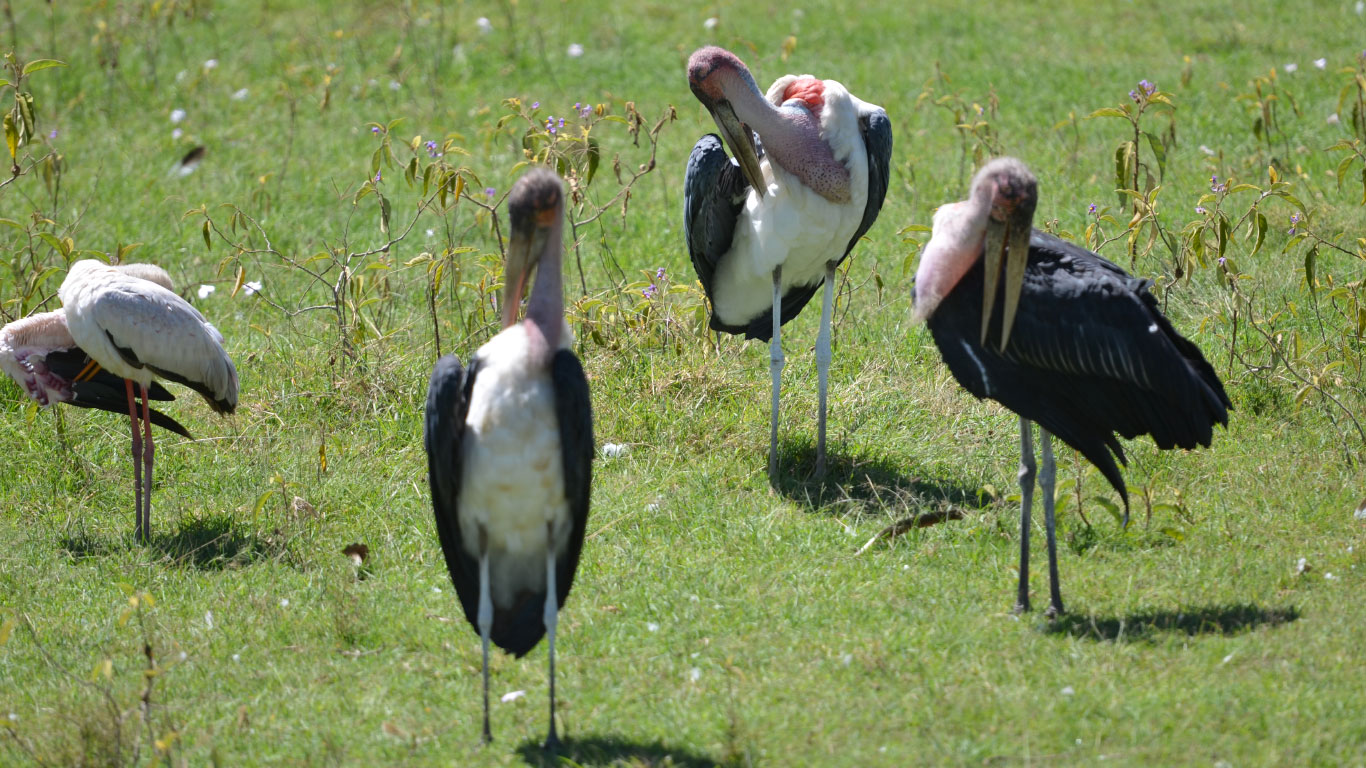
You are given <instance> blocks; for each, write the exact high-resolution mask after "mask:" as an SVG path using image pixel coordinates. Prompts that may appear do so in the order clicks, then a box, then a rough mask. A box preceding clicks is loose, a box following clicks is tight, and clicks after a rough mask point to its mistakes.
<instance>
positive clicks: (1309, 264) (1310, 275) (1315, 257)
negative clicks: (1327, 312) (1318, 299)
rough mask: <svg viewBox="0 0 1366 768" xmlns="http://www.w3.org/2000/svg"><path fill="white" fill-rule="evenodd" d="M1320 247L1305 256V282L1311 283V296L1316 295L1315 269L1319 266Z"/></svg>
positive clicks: (1312, 249)
mask: <svg viewBox="0 0 1366 768" xmlns="http://www.w3.org/2000/svg"><path fill="white" fill-rule="evenodd" d="M1318 261H1319V247H1318V246H1317V245H1316V246H1314V247H1313V248H1310V249H1309V252H1308V253H1306V254H1304V280H1305V282H1307V283H1309V294H1310V295H1311V296H1312V295H1314V290H1315V286H1314V268H1315V267H1316V266H1318Z"/></svg>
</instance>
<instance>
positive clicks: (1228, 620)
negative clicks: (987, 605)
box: [1045, 605, 1300, 642]
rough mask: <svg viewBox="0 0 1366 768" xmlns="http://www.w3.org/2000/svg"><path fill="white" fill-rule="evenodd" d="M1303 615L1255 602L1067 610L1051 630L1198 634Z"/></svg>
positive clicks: (1102, 634)
mask: <svg viewBox="0 0 1366 768" xmlns="http://www.w3.org/2000/svg"><path fill="white" fill-rule="evenodd" d="M1299 617H1300V612H1299V610H1297V609H1296V608H1294V607H1290V608H1261V607H1259V606H1255V605H1214V606H1207V607H1203V608H1184V609H1181V610H1178V611H1144V612H1142V613H1134V614H1130V615H1128V616H1122V617H1100V616H1081V615H1078V614H1066V615H1064V616H1063V617H1062V618H1060V619H1057V620H1055V621H1052V622H1050V623H1049V624H1048V625H1047V627H1046V629H1045V631H1047V632H1049V633H1050V634H1058V635H1072V636H1073V637H1081V638H1090V639H1092V640H1115V641H1128V642H1133V641H1144V640H1151V639H1153V636H1154V635H1156V634H1157V633H1159V632H1173V633H1176V634H1185V635H1190V636H1195V635H1236V634H1238V633H1240V632H1247V631H1249V630H1252V629H1256V628H1257V627H1276V626H1280V625H1281V624H1288V623H1290V622H1292V621H1295V620H1296V619H1298V618H1299Z"/></svg>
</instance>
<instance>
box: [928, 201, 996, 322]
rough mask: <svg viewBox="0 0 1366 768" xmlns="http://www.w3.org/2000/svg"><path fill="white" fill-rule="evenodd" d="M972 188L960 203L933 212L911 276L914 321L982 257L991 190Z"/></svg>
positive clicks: (956, 283) (932, 312)
mask: <svg viewBox="0 0 1366 768" xmlns="http://www.w3.org/2000/svg"><path fill="white" fill-rule="evenodd" d="M980 186H981V189H979V188H978V187H977V186H974V187H973V190H972V194H971V195H970V196H969V197H968V199H967V200H964V201H962V202H960V203H949V204H947V205H943V206H940V207H939V210H937V211H935V213H934V231H933V232H932V233H931V234H930V242H928V243H926V244H925V249H924V250H923V251H921V252H920V268H919V269H917V270H916V273H915V309H914V311H913V313H912V315H911V317H912V319H914V320H925V319H928V318H929V317H930V315H933V314H934V311H935V309H937V308H938V307H939V302H940V301H942V300H943V299H944V297H945V296H948V295H949V294H950V293H951V292H952V291H953V289H954V287H955V286H957V285H958V281H959V280H962V279H963V275H965V274H967V272H968V270H969V269H972V265H973V264H976V263H977V260H978V259H980V258H981V257H982V243H983V241H984V240H985V239H986V229H987V217H988V216H990V215H991V190H990V189H988V188H987V187H986V186H985V185H980Z"/></svg>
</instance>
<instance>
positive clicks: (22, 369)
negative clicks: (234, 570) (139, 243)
mask: <svg viewBox="0 0 1366 768" xmlns="http://www.w3.org/2000/svg"><path fill="white" fill-rule="evenodd" d="M58 296H60V298H61V300H62V309H61V310H59V311H55V312H45V313H42V314H39V315H34V316H32V317H28V318H25V319H23V320H19V321H16V322H14V323H10V324H9V325H7V326H5V329H4V330H3V331H0V337H3V340H0V366H3V367H4V368H5V371H6V372H7V373H9V374H10V376H11V377H12V378H14V379H15V381H18V382H19V383H20V385H21V386H23V387H24V388H25V391H27V392H28V394H29V396H30V397H32V398H33V399H34V400H36V401H37V402H38V403H40V404H43V405H47V404H49V403H52V402H69V403H71V404H73V405H78V406H83V407H87V408H99V409H102V410H107V411H113V412H116V413H117V412H121V411H125V410H126V412H127V413H128V415H129V418H130V420H131V426H132V432H133V483H134V494H133V495H134V502H135V506H136V507H137V509H136V515H137V516H136V524H135V531H136V534H137V538H138V540H139V541H142V542H144V543H145V542H146V541H147V540H148V538H149V536H150V530H151V513H152V454H153V446H152V425H153V424H156V425H158V426H161V427H163V428H165V429H168V430H170V431H172V432H175V433H177V434H180V435H184V436H186V437H188V436H189V432H188V431H187V430H186V429H185V428H184V427H183V426H181V425H180V424H179V423H177V422H176V421H175V420H174V419H172V418H170V417H169V416H166V415H165V414H162V413H159V412H157V411H154V410H152V409H151V408H150V406H149V403H148V401H149V400H172V399H174V398H173V397H172V396H171V394H170V393H169V392H167V391H166V390H165V389H164V388H163V387H161V386H160V385H158V384H156V383H154V382H153V381H152V378H153V376H154V375H155V376H160V377H162V378H164V379H168V380H170V381H174V382H177V383H179V384H184V385H185V386H188V387H190V388H191V389H193V390H195V391H196V392H198V393H200V394H201V395H203V396H204V399H205V400H207V401H208V403H209V405H210V406H211V407H212V408H213V409H214V410H215V411H217V412H219V413H231V412H232V411H233V409H234V408H235V407H236V406H237V371H236V369H235V368H234V367H233V364H232V360H231V359H230V358H229V357H228V354H227V352H225V351H223V346H222V342H223V336H222V334H220V333H219V332H218V329H216V328H214V327H213V326H212V325H210V324H209V322H208V321H207V320H205V319H204V316H203V315H201V314H200V313H199V310H197V309H195V308H194V307H192V306H190V305H189V303H188V302H186V301H185V300H184V299H182V298H181V297H180V296H179V295H177V294H176V293H175V292H174V291H173V290H172V289H171V278H170V276H169V275H167V274H166V272H165V270H163V269H161V268H160V267H155V266H153V265H150V264H127V265H122V266H118V267H113V266H110V265H108V264H105V263H103V262H100V261H96V260H94V259H86V260H82V261H78V262H76V263H75V264H72V265H71V269H70V271H69V272H68V273H67V276H66V279H65V280H64V281H63V282H62V286H61V288H60V289H58ZM120 380H122V390H123V391H122V397H120V392H119V383H120ZM134 383H136V384H138V386H139V388H140V390H141V395H142V413H141V415H140V416H139V414H138V409H137V399H136V395H135V393H134V389H133V384H134ZM120 405H121V406H122V407H119V406H120ZM144 435H145V437H144Z"/></svg>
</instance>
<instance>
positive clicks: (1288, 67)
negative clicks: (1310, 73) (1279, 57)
mask: <svg viewBox="0 0 1366 768" xmlns="http://www.w3.org/2000/svg"><path fill="white" fill-rule="evenodd" d="M1299 68H1300V65H1299V64H1296V63H1295V62H1293V61H1292V62H1290V63H1289V64H1286V65H1285V71H1286V72H1289V73H1291V74H1294V72H1295V70H1297V69H1299Z"/></svg>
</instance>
